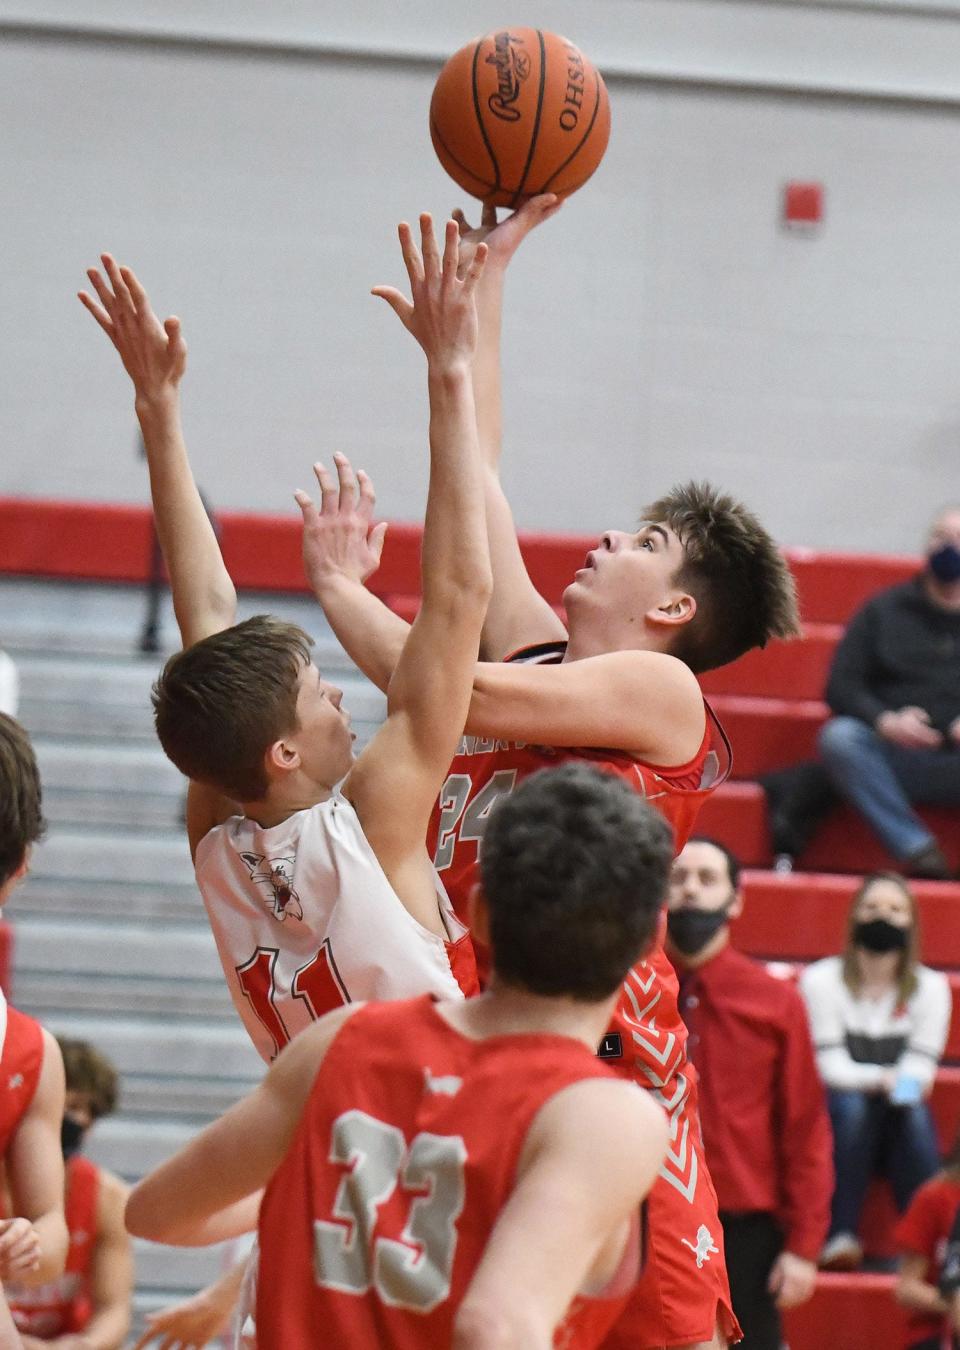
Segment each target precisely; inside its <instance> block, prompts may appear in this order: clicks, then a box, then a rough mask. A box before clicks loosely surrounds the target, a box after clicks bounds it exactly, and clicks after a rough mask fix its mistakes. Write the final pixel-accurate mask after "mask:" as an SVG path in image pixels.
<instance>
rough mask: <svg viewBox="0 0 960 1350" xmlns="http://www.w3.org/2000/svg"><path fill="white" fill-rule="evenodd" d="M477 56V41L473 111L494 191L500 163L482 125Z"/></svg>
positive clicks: (478, 44) (497, 182)
mask: <svg viewBox="0 0 960 1350" xmlns="http://www.w3.org/2000/svg"><path fill="white" fill-rule="evenodd" d="M479 57H480V43H479V42H478V43H477V45H476V46H475V47H474V49H473V67H472V71H471V75H472V83H473V111H474V115H475V116H476V119H477V126H478V127H479V128H480V135H481V136H482V137H483V143H484V145H485V146H486V147H487V154H488V155H489V156H490V163H491V164H492V165H493V173H494V180H493V189H494V191H495V192H499V190H500V165H499V164H498V163H497V157H496V155H495V154H494V153H493V146H492V145H491V144H490V140H489V138H488V136H487V128H486V127H485V126H484V125H483V114H482V112H481V111H480V91H479V89H478V88H477V62H478V60H479ZM479 181H480V182H482V181H483V179H480V180H479Z"/></svg>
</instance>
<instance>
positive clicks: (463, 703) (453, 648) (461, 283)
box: [298, 216, 491, 922]
mask: <svg viewBox="0 0 960 1350" xmlns="http://www.w3.org/2000/svg"><path fill="white" fill-rule="evenodd" d="M420 230H421V240H422V253H421V251H420V250H418V249H417V247H416V245H415V244H414V242H413V238H412V236H411V232H410V229H409V226H406V225H401V227H400V241H401V247H402V250H403V258H404V262H405V264H406V268H407V274H408V277H409V280H410V287H411V291H412V295H413V301H412V303H411V302H410V301H408V300H406V299H405V298H404V297H403V296H402V295H400V293H399V292H397V291H394V290H393V289H392V288H389V287H378V288H377V290H376V291H375V294H378V295H382V296H383V297H384V299H386V300H387V301H388V303H389V304H390V305H391V307H392V308H393V309H394V311H395V312H396V314H397V315H398V317H399V318H400V320H401V322H402V323H403V325H404V327H405V328H406V329H407V330H408V332H410V333H411V334H412V335H413V337H414V338H416V340H417V342H418V343H419V344H420V346H421V347H422V348H423V350H424V353H425V354H426V357H427V388H428V392H429V399H430V488H429V495H428V500H427V512H426V520H425V524H424V531H423V546H422V592H423V601H422V605H421V608H420V613H419V614H418V616H417V619H416V620H415V622H414V624H413V626H412V627H411V629H410V632H409V634H408V635H407V639H406V642H405V644H404V646H403V650H402V653H401V654H400V657H399V660H398V661H397V664H396V668H395V669H394V671H393V674H392V676H391V678H390V682H389V685H388V689H387V720H386V722H385V723H384V725H383V726H382V727H381V728H380V730H379V731H378V732H377V734H376V736H375V737H374V738H373V740H372V741H371V743H370V744H369V745H368V746H367V748H366V750H365V751H364V752H363V754H362V755H361V756H360V758H359V760H358V761H357V763H356V765H355V766H354V768H353V769H352V770H351V772H350V774H349V776H348V778H347V781H346V783H345V786H344V792H345V794H346V795H347V796H348V797H349V798H350V800H351V801H352V802H353V803H354V805H355V807H356V809H357V812H358V814H359V816H360V819H361V821H362V823H363V827H364V831H365V833H366V835H367V838H368V839H369V841H370V844H371V845H372V847H373V849H374V851H375V852H376V854H377V857H378V858H379V860H380V864H381V866H382V867H383V869H384V871H385V872H386V874H387V877H388V878H389V879H390V881H391V882H392V884H393V885H394V888H395V889H396V890H397V892H398V894H399V895H400V897H401V899H403V900H404V901H405V902H406V903H408V905H409V904H410V903H411V900H410V890H409V888H411V887H412V888H413V889H414V890H416V891H417V892H418V893H422V896H423V899H424V902H425V904H426V906H427V908H428V910H429V907H430V906H431V905H432V909H433V917H434V922H436V917H435V915H436V900H435V897H434V896H433V892H432V882H430V887H429V894H427V887H426V883H427V880H428V878H427V874H426V873H425V871H424V864H425V861H426V854H425V852H424V849H423V840H424V837H425V835H426V828H427V822H428V820H429V816H430V811H431V808H432V806H433V803H434V801H435V800H436V797H437V793H438V792H439V790H440V787H441V784H442V783H443V779H444V775H445V774H446V772H447V769H448V767H449V764H450V760H451V758H452V757H453V754H454V751H455V749H456V745H457V740H458V738H459V737H460V735H461V733H462V731H463V724H464V721H465V719H466V715H467V708H468V706H469V702H470V690H471V685H472V681H473V673H474V667H475V664H476V659H477V651H478V646H479V640H480V630H481V627H482V624H483V617H484V613H485V610H486V605H487V601H488V599H489V595H490V585H491V582H490V563H489V556H488V551H487V539H486V527H485V521H484V507H483V489H482V479H481V473H480V462H479V451H478V446H477V430H476V418H475V412H474V403H473V390H472V383H471V378H470V363H471V360H472V358H473V353H474V350H475V347H476V339H477V317H476V303H475V299H474V291H475V289H476V285H477V281H478V279H479V277H480V274H481V272H482V270H483V264H484V257H485V254H486V249H485V248H483V247H480V248H479V249H478V250H477V252H476V254H475V257H474V259H473V262H472V263H471V265H470V268H469V269H468V270H467V272H466V274H465V276H464V277H463V278H462V279H461V278H460V277H458V275H457V264H458V256H459V240H458V232H457V227H456V224H455V223H454V222H453V221H449V222H448V223H447V228H446V233H445V240H444V250H443V257H442V258H441V256H440V253H439V250H438V248H437V242H436V239H435V237H434V233H433V225H432V223H431V220H430V217H429V216H421V218H420ZM338 468H339V476H340V488H339V490H338V488H337V486H336V485H335V484H334V482H333V480H332V479H331V478H330V477H329V476H328V475H327V474H326V473H325V472H324V471H323V470H322V469H320V470H318V474H319V479H320V486H321V491H322V494H323V497H324V498H327V499H332V497H333V496H334V495H337V496H339V495H340V494H341V493H342V492H344V491H348V492H350V493H354V491H355V489H354V487H353V483H352V473H348V470H347V468H346V467H345V465H344V463H343V461H341V462H340V464H339V465H338ZM298 501H299V502H300V505H301V508H302V509H303V512H304V522H305V540H304V542H305V559H306V566H307V571H308V575H310V576H311V580H313V568H312V563H311V559H312V549H311V540H312V536H313V534H314V532H315V531H319V530H321V529H322V520H321V518H320V517H319V516H318V515H317V512H316V511H315V508H314V507H313V504H312V503H311V502H310V500H309V498H306V497H305V495H304V494H300V495H299V496H298ZM373 547H374V548H375V544H374V545H373ZM411 869H412V870H411ZM413 908H414V912H415V913H416V914H417V917H418V918H422V916H421V912H420V909H419V902H417V903H415V905H414V907H413ZM424 917H425V916H424ZM422 921H423V919H422Z"/></svg>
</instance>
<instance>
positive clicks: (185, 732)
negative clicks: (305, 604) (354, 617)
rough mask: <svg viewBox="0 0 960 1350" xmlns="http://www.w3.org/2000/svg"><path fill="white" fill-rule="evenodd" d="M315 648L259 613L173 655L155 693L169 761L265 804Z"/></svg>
mask: <svg viewBox="0 0 960 1350" xmlns="http://www.w3.org/2000/svg"><path fill="white" fill-rule="evenodd" d="M312 646H313V639H312V638H311V637H310V636H309V635H308V634H307V633H305V632H304V631H303V629H302V628H298V627H297V625H296V624H292V623H285V622H284V621H283V620H282V619H276V618H273V617H272V616H271V615H269V614H258V615H256V616H255V617H254V618H252V619H245V620H244V622H243V623H238V624H234V626H233V627H232V628H225V629H223V631H222V632H220V633H214V634H212V635H211V636H210V637H207V638H203V639H202V640H201V641H200V642H195V643H194V644H193V646H192V647H187V648H186V649H185V650H184V651H182V652H177V653H176V654H175V655H174V656H171V658H170V660H169V661H168V662H167V664H166V665H165V666H164V668H163V670H162V671H161V673H160V677H159V679H158V680H157V682H156V684H155V685H154V686H153V694H152V698H153V712H154V720H155V722H156V728H157V736H158V737H159V740H160V744H161V745H162V746H163V748H164V751H165V752H166V755H167V758H168V759H170V760H172V761H173V763H174V764H175V765H176V766H177V768H178V769H179V770H180V772H181V773H184V774H186V776H187V777H188V778H192V779H194V780H195V781H196V782H198V783H208V784H209V785H210V786H211V787H214V788H216V789H217V790H218V791H219V792H222V793H224V795H225V796H227V797H232V798H233V799H234V800H235V801H238V802H252V801H259V800H260V799H261V798H262V797H263V796H264V795H265V793H266V791H267V786H268V783H267V774H266V769H265V768H264V762H263V760H264V755H265V754H266V751H267V749H268V748H269V747H270V746H271V745H272V744H273V743H274V741H278V740H280V739H281V738H282V737H284V736H288V735H289V734H290V733H291V732H292V731H295V730H296V729H297V689H298V682H299V679H300V673H301V671H302V670H303V668H304V666H306V665H307V664H308V663H309V661H310V648H311V647H312Z"/></svg>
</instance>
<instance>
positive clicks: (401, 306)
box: [370, 286, 413, 328]
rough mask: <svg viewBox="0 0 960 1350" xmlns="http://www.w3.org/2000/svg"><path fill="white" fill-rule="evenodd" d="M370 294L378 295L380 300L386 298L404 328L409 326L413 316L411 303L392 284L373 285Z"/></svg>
mask: <svg viewBox="0 0 960 1350" xmlns="http://www.w3.org/2000/svg"><path fill="white" fill-rule="evenodd" d="M370 294H371V295H377V296H379V297H380V299H381V300H386V302H387V304H388V305H389V306H390V308H391V309H392V310H393V312H394V314H396V316H397V318H398V319H399V320H400V322H401V323H402V324H403V326H404V327H405V328H409V327H410V320H411V319H412V318H413V305H411V303H410V301H409V300H408V299H407V297H406V296H405V295H404V294H403V292H402V291H398V290H397V289H396V288H395V287H394V286H374V287H373V289H372V290H371V292H370Z"/></svg>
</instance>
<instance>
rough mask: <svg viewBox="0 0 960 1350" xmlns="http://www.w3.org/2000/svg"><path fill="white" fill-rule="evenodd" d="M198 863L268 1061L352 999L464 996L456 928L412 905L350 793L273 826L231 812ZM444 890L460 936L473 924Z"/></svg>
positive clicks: (228, 962)
mask: <svg viewBox="0 0 960 1350" xmlns="http://www.w3.org/2000/svg"><path fill="white" fill-rule="evenodd" d="M196 874H197V884H198V885H199V887H200V894H201V895H202V896H203V902H204V904H205V906H206V909H207V915H208V917H209V919H210V927H211V928H212V929H213V936H214V939H215V940H216V944H217V950H218V951H219V953H220V960H221V962H222V963H223V970H224V974H225V975H226V977H227V984H228V986H229V988H230V995H231V997H232V998H233V1001H234V1004H235V1005H236V1008H237V1011H238V1012H239V1014H240V1016H241V1017H242V1018H243V1022H244V1025H245V1026H246V1028H247V1031H248V1032H249V1034H250V1038H251V1040H252V1041H253V1043H254V1045H255V1046H256V1048H257V1050H258V1051H259V1053H260V1054H261V1055H262V1056H263V1058H264V1059H265V1060H267V1061H270V1060H271V1059H273V1058H274V1057H275V1056H276V1054H277V1053H278V1052H279V1051H280V1050H281V1049H282V1048H283V1046H284V1045H286V1044H287V1042H288V1041H289V1040H291V1039H292V1038H293V1037H294V1036H295V1035H296V1034H297V1033H298V1032H299V1031H302V1030H303V1029H304V1028H305V1027H307V1026H309V1025H310V1023H311V1022H312V1021H314V1020H315V1019H316V1018H317V1017H322V1016H323V1014H324V1013H326V1012H330V1011H331V1009H333V1008H337V1007H340V1005H341V1004H343V1003H353V1002H356V1001H358V1000H366V999H375V1000H383V999H397V998H410V997H413V996H415V995H417V994H428V993H432V994H436V995H438V997H441V998H457V997H459V996H461V990H460V987H459V985H458V984H457V981H456V978H455V976H454V974H453V972H452V970H451V966H450V957H449V956H448V954H447V946H446V943H445V942H444V939H443V938H442V937H438V936H437V934H436V933H431V932H430V931H429V930H428V929H426V928H424V927H423V926H422V925H421V924H419V923H418V922H417V920H416V919H414V918H413V916H412V915H411V914H410V913H409V912H408V911H407V910H406V909H405V908H404V906H403V904H402V903H401V901H400V899H399V897H398V896H397V894H396V892H395V891H394V890H393V888H392V886H391V885H390V883H389V882H388V880H387V878H386V876H385V875H384V873H383V869H382V868H381V866H380V863H379V862H378V861H377V858H376V855H375V854H374V852H373V849H372V848H371V847H370V845H369V843H368V842H367V839H366V836H365V835H364V833H363V830H362V828H361V826H360V821H359V819H358V818H357V813H356V812H355V811H354V809H353V806H352V805H351V804H350V802H348V801H347V800H346V798H345V797H340V796H334V797H331V798H329V799H328V800H327V801H324V802H320V803H318V805H316V806H313V807H310V809H309V810H306V811H298V812H296V813H295V814H294V815H292V816H290V817H289V818H288V819H287V820H284V821H282V822H281V824H279V825H273V826H271V827H270V828H269V829H263V828H261V827H260V826H259V825H257V824H256V823H255V822H254V821H252V820H249V819H247V818H246V817H245V816H233V817H231V819H230V820H228V821H225V822H224V824H222V825H218V826H217V827H216V828H215V829H213V830H211V831H210V833H209V834H208V835H206V836H205V837H204V839H203V840H201V842H200V845H199V847H198V849H197V853H196ZM437 894H438V898H439V901H440V906H441V913H442V915H443V919H444V923H445V925H446V928H447V933H448V939H449V941H450V942H459V941H461V940H462V939H464V938H466V934H467V930H466V928H465V927H464V926H463V924H462V923H461V922H460V921H459V919H457V917H456V915H455V914H454V912H453V909H452V908H451V906H450V902H449V900H448V899H447V896H446V893H445V892H444V890H443V888H442V886H441V885H440V883H439V881H438V882H437ZM466 940H467V941H469V938H467V939H466Z"/></svg>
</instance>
